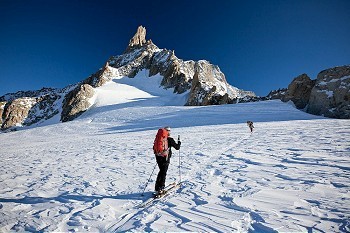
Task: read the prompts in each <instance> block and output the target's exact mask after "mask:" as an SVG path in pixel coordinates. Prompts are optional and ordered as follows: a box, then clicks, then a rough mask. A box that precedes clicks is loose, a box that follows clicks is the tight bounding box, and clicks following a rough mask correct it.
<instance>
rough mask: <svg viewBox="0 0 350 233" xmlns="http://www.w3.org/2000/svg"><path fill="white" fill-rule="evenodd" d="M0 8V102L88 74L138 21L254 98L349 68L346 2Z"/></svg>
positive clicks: (156, 38)
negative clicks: (298, 78) (216, 69)
mask: <svg viewBox="0 0 350 233" xmlns="http://www.w3.org/2000/svg"><path fill="white" fill-rule="evenodd" d="M0 12H1V14H0V96H1V95H3V94H5V93H8V92H16V91H19V90H37V89H40V88H42V87H59V88H60V87H65V86H67V85H69V84H74V83H77V82H78V81H81V80H83V79H85V78H87V77H88V76H89V75H90V74H92V73H95V72H96V71H97V70H98V69H99V68H100V67H102V66H103V65H104V63H105V62H106V61H107V59H108V58H109V57H110V56H113V55H120V54H122V53H123V52H124V50H125V48H126V47H127V45H128V42H129V40H130V38H131V37H132V36H133V35H134V34H135V32H136V29H137V27H138V26H139V25H143V26H145V27H146V29H147V39H152V41H153V43H154V44H156V45H157V46H158V47H159V48H167V49H171V50H175V55H176V56H177V57H178V58H181V59H183V60H201V59H204V60H208V61H210V62H211V63H213V64H215V65H218V66H219V67H220V69H221V71H223V72H224V74H225V75H226V79H227V81H228V82H229V83H230V84H231V85H233V86H235V87H238V88H240V89H244V90H250V91H254V92H255V93H256V94H257V95H259V96H265V95H267V94H268V93H269V91H270V90H274V89H278V88H283V87H287V86H288V84H289V83H290V82H291V81H292V80H293V78H295V77H296V76H298V75H300V74H303V73H306V74H308V75H309V76H310V77H311V78H312V79H315V78H316V76H317V74H318V73H319V72H320V71H322V70H324V69H327V68H331V67H334V66H341V65H348V64H350V13H349V12H350V1H348V0H330V1H323V0H315V1H313V0H304V1H302V0H285V1H282V0H271V1H249V0H247V1H234V0H232V1H229V0H228V1H221V0H216V1H203V0H201V1H198V0H191V1H187V0H178V1H165V0H164V1H138V0H136V1H106V0H99V1H91V0H84V1H78V0H69V1H68V0H67V1H66V0H60V1H59V0H45V1H44V0H41V1H39V0H33V1H18V0H0Z"/></svg>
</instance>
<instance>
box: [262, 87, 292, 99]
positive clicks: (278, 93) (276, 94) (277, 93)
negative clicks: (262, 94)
mask: <svg viewBox="0 0 350 233" xmlns="http://www.w3.org/2000/svg"><path fill="white" fill-rule="evenodd" d="M287 90H288V89H287V88H280V89H278V90H273V91H270V93H269V94H268V95H267V96H266V98H267V99H268V100H274V99H280V100H282V99H283V98H284V96H285V95H286V93H287Z"/></svg>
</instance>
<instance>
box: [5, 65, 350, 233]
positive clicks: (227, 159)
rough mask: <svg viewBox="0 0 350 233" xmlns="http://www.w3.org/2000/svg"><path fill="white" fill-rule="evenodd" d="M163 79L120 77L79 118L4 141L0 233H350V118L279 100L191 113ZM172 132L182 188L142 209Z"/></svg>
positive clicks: (174, 170)
mask: <svg viewBox="0 0 350 233" xmlns="http://www.w3.org/2000/svg"><path fill="white" fill-rule="evenodd" d="M145 72H146V71H145ZM160 78H161V77H151V78H145V77H142V72H140V73H139V75H138V76H136V77H135V79H128V78H123V77H119V78H116V79H114V80H112V81H111V82H110V83H108V84H106V85H104V86H102V87H100V88H98V89H97V91H96V96H95V97H94V99H93V100H92V101H93V107H92V108H91V109H90V110H89V111H87V112H86V113H84V114H83V115H82V116H81V117H80V118H78V119H77V120H75V121H73V122H67V123H58V124H52V125H47V126H43V127H37V128H31V129H27V130H21V131H17V132H11V133H6V134H0V142H1V147H0V177H1V178H0V232H8V231H13V230H15V231H63V232H67V231H74V232H75V231H83V232H87V231H94V232H96V231H100V232H114V231H118V232H119V231H206V232H207V231H217V232H229V231H236V232H248V231H256V232H275V231H278V232H307V231H316V232H317V231H319V232H340V231H342V232H346V231H350V220H349V219H350V207H349V206H350V190H349V178H350V171H349V170H350V156H349V155H350V144H349V133H350V121H348V120H338V119H327V118H322V117H317V116H313V115H309V114H306V113H304V112H301V111H299V110H296V109H295V108H294V107H293V106H291V105H289V104H285V103H282V102H280V101H266V102H258V103H247V104H237V105H221V106H206V107H185V106H181V105H183V101H184V100H185V99H186V98H185V95H186V94H184V95H182V96H179V95H173V94H172V90H163V89H159V88H157V87H158V85H159V82H160V80H161V79H160ZM174 102H175V103H177V105H174V104H173V103H174ZM170 103H172V104H170ZM247 120H252V121H254V124H255V131H254V132H253V133H252V134H251V133H250V132H249V129H248V127H247V125H246V123H245V122H246V121H247ZM165 125H170V126H171V127H172V136H174V137H176V138H177V135H181V139H182V147H181V150H180V151H175V150H174V151H173V158H171V164H170V167H169V171H168V176H167V183H170V182H172V181H175V180H178V179H179V156H180V158H181V160H180V161H181V170H180V171H181V178H182V181H183V182H184V183H183V185H182V187H181V188H180V189H179V190H178V191H177V192H175V193H174V194H173V195H170V196H169V197H168V198H166V199H164V200H162V201H159V202H157V203H156V204H155V205H153V206H150V207H148V208H145V209H138V208H135V206H136V205H138V204H139V203H141V202H142V201H144V200H145V199H146V198H147V196H149V195H150V194H151V192H152V191H153V186H154V182H155V178H156V174H155V173H156V172H158V170H157V169H158V168H156V172H155V173H154V174H153V175H152V176H151V182H150V184H148V186H147V188H146V193H145V196H141V193H142V190H143V188H144V187H145V184H146V182H147V179H148V178H149V176H150V175H151V172H152V169H153V168H154V166H155V159H154V156H153V155H152V143H153V140H154V136H155V133H156V131H157V129H158V128H159V127H162V126H165Z"/></svg>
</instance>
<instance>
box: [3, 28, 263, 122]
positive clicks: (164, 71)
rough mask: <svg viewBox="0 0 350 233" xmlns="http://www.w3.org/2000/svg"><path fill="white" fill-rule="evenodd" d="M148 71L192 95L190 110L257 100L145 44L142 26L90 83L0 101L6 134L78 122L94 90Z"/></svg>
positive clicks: (215, 73)
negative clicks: (53, 121)
mask: <svg viewBox="0 0 350 233" xmlns="http://www.w3.org/2000/svg"><path fill="white" fill-rule="evenodd" d="M144 69H146V70H149V77H152V76H154V75H156V74H160V75H162V76H163V79H162V82H161V86H163V87H164V88H166V89H169V88H174V93H177V94H182V93H184V92H188V100H187V102H186V105H191V106H199V105H214V104H215V105H216V104H227V103H238V102H241V101H244V102H246V101H247V99H248V100H249V99H252V98H256V96H255V94H254V93H253V92H251V91H243V90H240V89H238V88H236V87H233V86H231V85H230V84H228V83H227V81H226V78H225V75H224V74H223V73H222V72H221V71H220V68H219V67H218V66H215V65H213V64H211V63H210V62H208V61H205V60H200V61H197V62H196V61H183V60H181V59H179V58H177V57H176V56H175V54H174V51H170V50H167V49H160V48H158V47H157V46H156V45H155V44H153V42H152V41H151V40H146V29H145V28H144V27H142V26H140V27H139V28H138V29H137V32H136V34H135V35H134V36H133V37H132V38H131V40H130V42H129V45H128V46H127V48H126V50H125V51H124V53H123V54H122V55H119V56H112V57H111V58H110V59H108V61H107V62H106V64H105V66H104V67H103V68H101V69H100V70H98V71H97V72H96V73H95V74H93V75H91V76H90V77H88V78H87V79H85V80H83V81H81V82H79V83H77V84H75V85H70V86H67V87H65V88H63V89H54V88H43V89H41V90H39V91H28V92H25V91H20V92H17V93H13V94H6V95H4V96H2V97H0V116H2V117H1V119H0V120H1V122H0V123H1V128H2V129H9V128H13V127H15V126H29V125H32V124H40V123H42V122H44V121H46V120H48V119H50V118H52V117H54V116H55V117H59V118H60V121H62V122H65V121H70V120H74V119H75V118H77V117H78V116H80V115H81V114H82V113H83V112H85V111H86V110H88V109H89V108H90V107H91V102H90V101H89V100H90V99H91V98H92V97H93V95H94V88H97V87H100V86H103V85H104V84H105V83H107V82H109V81H110V80H112V79H113V77H116V76H127V77H129V78H133V77H135V75H136V74H137V73H138V72H140V71H141V70H144Z"/></svg>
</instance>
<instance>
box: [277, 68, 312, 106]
mask: <svg viewBox="0 0 350 233" xmlns="http://www.w3.org/2000/svg"><path fill="white" fill-rule="evenodd" d="M314 85H315V80H311V79H310V77H309V76H307V75H306V74H302V75H299V76H298V77H296V78H295V79H294V80H293V81H292V82H291V83H290V84H289V86H288V89H287V92H286V94H285V96H284V97H283V99H282V100H283V101H284V102H288V101H290V100H291V101H293V103H294V105H295V106H296V107H297V108H298V109H303V108H305V107H306V106H307V104H308V103H309V99H310V94H311V90H312V88H313V87H314Z"/></svg>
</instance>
